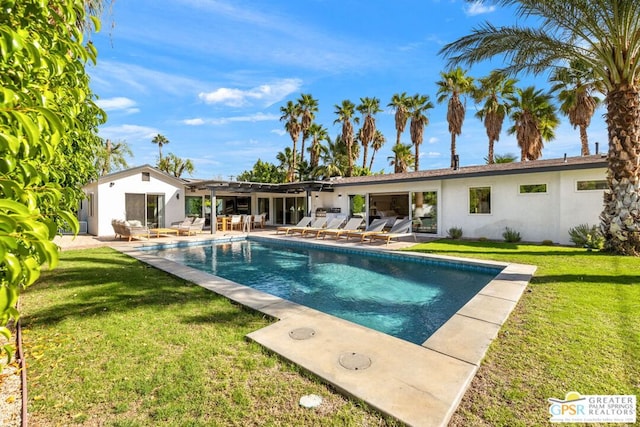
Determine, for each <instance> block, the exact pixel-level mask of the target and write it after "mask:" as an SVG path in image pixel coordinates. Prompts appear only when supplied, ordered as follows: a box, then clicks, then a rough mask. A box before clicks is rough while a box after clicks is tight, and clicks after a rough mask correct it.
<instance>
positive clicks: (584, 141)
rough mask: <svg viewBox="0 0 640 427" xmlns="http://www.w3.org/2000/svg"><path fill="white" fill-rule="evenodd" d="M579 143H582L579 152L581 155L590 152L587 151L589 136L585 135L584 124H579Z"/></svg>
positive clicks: (586, 154) (585, 128)
mask: <svg viewBox="0 0 640 427" xmlns="http://www.w3.org/2000/svg"><path fill="white" fill-rule="evenodd" d="M580 143H581V144H582V150H581V151H580V154H581V155H583V156H588V155H589V154H591V153H590V152H589V138H588V137H587V127H586V126H584V125H580Z"/></svg>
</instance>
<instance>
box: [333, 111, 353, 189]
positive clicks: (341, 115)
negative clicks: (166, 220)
mask: <svg viewBox="0 0 640 427" xmlns="http://www.w3.org/2000/svg"><path fill="white" fill-rule="evenodd" d="M355 110H356V106H355V104H354V103H353V102H351V101H349V100H348V99H345V100H343V101H342V103H341V104H339V105H335V114H336V115H337V116H338V118H337V119H336V120H335V121H334V122H333V123H342V134H341V137H342V141H343V143H344V145H345V147H346V148H347V160H348V166H347V171H346V174H345V175H346V176H352V175H353V160H354V157H353V152H354V149H353V141H354V139H355V135H354V134H353V123H351V119H353V121H354V122H355V123H356V124H358V123H359V122H360V120H359V119H358V118H357V117H354V114H355Z"/></svg>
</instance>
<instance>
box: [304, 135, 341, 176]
mask: <svg viewBox="0 0 640 427" xmlns="http://www.w3.org/2000/svg"><path fill="white" fill-rule="evenodd" d="M321 157H322V163H321V164H320V165H319V166H318V167H316V168H315V169H314V170H313V176H314V177H316V178H324V179H328V178H331V177H333V176H344V175H345V174H346V171H347V168H348V167H349V161H348V160H347V157H348V154H347V146H346V144H344V143H343V142H342V136H341V135H338V136H337V137H336V139H335V140H334V141H331V138H330V137H329V138H327V146H326V149H324V150H323V152H322V155H321Z"/></svg>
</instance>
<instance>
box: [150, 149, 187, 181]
mask: <svg viewBox="0 0 640 427" xmlns="http://www.w3.org/2000/svg"><path fill="white" fill-rule="evenodd" d="M157 166H158V169H160V170H161V171H164V172H166V173H168V174H171V175H173V176H175V177H176V178H180V177H181V176H182V174H183V173H185V172H186V173H188V174H189V175H193V172H194V170H195V167H194V166H193V162H192V161H191V160H190V159H186V160H183V159H181V158H180V157H178V156H176V155H175V154H173V153H169V154H167V156H166V157H164V158H162V159H160V160H159V161H158V165H157Z"/></svg>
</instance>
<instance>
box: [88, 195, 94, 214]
mask: <svg viewBox="0 0 640 427" xmlns="http://www.w3.org/2000/svg"><path fill="white" fill-rule="evenodd" d="M94 196H95V194H94V193H89V216H93V200H94Z"/></svg>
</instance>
